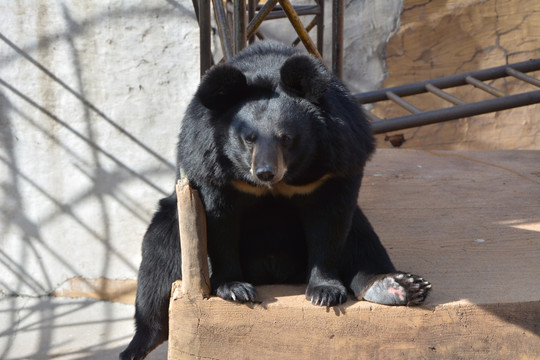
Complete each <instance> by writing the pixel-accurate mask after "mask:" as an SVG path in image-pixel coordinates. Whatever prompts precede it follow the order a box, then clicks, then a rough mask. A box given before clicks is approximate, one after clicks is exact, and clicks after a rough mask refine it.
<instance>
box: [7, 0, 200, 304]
mask: <svg viewBox="0 0 540 360" xmlns="http://www.w3.org/2000/svg"><path fill="white" fill-rule="evenodd" d="M6 3H7V4H6ZM0 20H1V23H0V32H1V34H2V36H1V38H0V136H1V140H0V184H1V189H0V201H1V205H0V206H1V209H2V215H1V217H0V233H1V234H2V235H1V236H0V274H2V275H1V277H0V292H2V293H4V294H25V295H43V294H48V293H51V292H52V291H53V290H55V289H56V288H57V287H58V286H59V285H60V284H62V283H63V282H64V281H65V280H66V279H69V278H72V277H75V276H82V277H84V278H98V277H107V278H113V279H127V278H134V277H135V274H136V271H137V268H138V265H139V262H140V255H139V252H140V250H139V249H140V243H141V238H142V235H143V233H144V231H145V228H146V226H147V224H148V222H149V220H150V217H151V215H152V212H153V209H154V207H155V204H156V202H157V200H158V199H159V198H160V197H161V196H163V195H165V194H167V193H169V192H171V191H172V189H173V181H174V159H175V156H174V147H175V143H176V137H175V134H176V133H177V132H178V128H179V122H180V119H181V116H182V113H183V111H184V109H185V107H186V105H187V101H188V99H189V97H190V96H191V94H192V92H193V91H194V89H195V88H196V85H197V82H198V78H199V71H198V64H199V57H198V54H199V49H198V27H197V23H196V20H195V18H194V15H193V12H192V10H191V1H187V0H180V1H169V2H167V1H159V0H145V1H100V2H86V1H76V2H73V1H32V0H28V1H12V2H4V3H3V4H2V5H1V6H0Z"/></svg>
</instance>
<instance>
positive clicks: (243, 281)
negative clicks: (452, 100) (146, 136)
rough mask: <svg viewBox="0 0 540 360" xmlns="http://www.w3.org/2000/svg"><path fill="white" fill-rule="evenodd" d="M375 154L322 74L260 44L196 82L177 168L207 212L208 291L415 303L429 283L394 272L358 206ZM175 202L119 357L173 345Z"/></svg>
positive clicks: (155, 231) (162, 223)
mask: <svg viewBox="0 0 540 360" xmlns="http://www.w3.org/2000/svg"><path fill="white" fill-rule="evenodd" d="M373 151H374V140H373V137H372V135H371V128H370V125H369V123H368V122H367V121H366V119H365V118H364V116H363V114H362V112H361V110H360V108H359V107H358V106H357V105H356V104H355V102H354V100H353V99H352V98H351V96H350V94H349V92H348V90H347V89H346V88H345V87H344V85H343V84H342V83H341V82H340V81H339V80H337V79H336V78H335V77H334V76H333V75H332V74H331V73H330V72H329V71H328V70H327V69H326V67H325V66H324V65H322V64H321V63H320V62H319V61H318V60H316V59H315V58H313V57H312V56H310V55H303V54H299V53H298V52H297V51H295V50H294V49H292V48H289V47H286V46H283V45H280V44H277V43H273V42H260V43H257V44H256V45H254V46H251V47H249V48H248V49H246V50H244V51H243V52H241V53H240V54H239V55H238V56H237V57H235V58H234V59H232V60H231V61H230V62H229V63H227V64H222V65H217V66H215V67H213V68H212V69H211V70H209V71H208V72H207V73H206V75H205V76H204V77H203V79H202V81H201V84H200V86H199V88H198V90H197V92H196V94H195V96H194V98H193V100H192V101H191V103H190V105H189V107H188V109H187V111H186V114H185V116H184V119H183V122H182V127H181V131H180V137H179V142H178V169H179V170H178V176H179V174H180V169H182V170H183V171H184V172H185V174H186V176H187V178H188V179H189V180H190V183H191V184H192V185H193V186H194V187H196V188H197V189H198V190H199V192H200V195H201V198H202V201H203V203H204V206H205V209H206V212H207V227H208V254H209V259H210V265H211V285H212V290H213V293H214V294H216V295H217V296H220V297H222V298H224V299H227V300H233V301H240V302H247V301H253V300H255V298H256V292H255V288H254V287H253V285H257V284H271V283H307V289H306V297H307V299H308V300H310V301H311V302H312V303H314V304H316V305H323V306H333V305H337V304H340V303H343V302H344V301H345V300H346V299H347V294H348V292H351V293H352V294H353V295H354V296H355V297H356V298H357V299H366V300H369V301H373V302H378V303H382V304H389V305H406V304H418V303H421V302H422V301H423V300H424V299H425V297H426V296H427V293H428V290H429V288H430V285H429V283H428V282H427V281H424V280H423V279H422V278H420V277H417V276H415V275H410V274H405V273H402V272H396V270H395V268H394V266H393V265H392V263H391V261H390V258H389V257H388V255H387V253H386V251H385V249H384V247H383V246H382V244H381V243H380V241H379V238H378V237H377V235H376V234H375V232H374V231H373V229H372V227H371V225H370V224H369V222H368V220H367V219H366V217H365V216H364V214H363V213H362V211H361V210H360V208H359V207H358V206H357V198H358V191H359V188H360V183H361V180H362V174H363V169H364V165H365V163H366V161H367V160H368V158H369V156H370V155H371V153H372V152H373ZM178 236H179V235H178V224H177V211H176V196H175V195H174V194H173V195H171V196H170V197H168V198H165V199H163V200H161V202H160V207H159V210H158V211H157V212H156V214H155V216H154V218H153V220H152V223H151V224H150V226H149V228H148V231H147V233H146V235H145V237H144V241H143V247H142V256H143V258H142V263H141V267H140V270H139V278H138V288H137V301H136V311H135V321H136V333H135V336H134V338H133V340H132V341H131V343H130V344H129V346H128V348H127V349H126V350H125V351H124V352H123V353H122V354H121V355H120V357H121V358H122V359H141V358H144V357H145V356H146V354H147V353H148V352H150V351H151V350H152V349H153V348H154V347H156V346H157V345H159V343H161V342H162V341H164V340H166V339H167V336H168V317H167V315H168V313H167V309H168V302H169V292H170V286H171V283H172V282H173V281H174V280H176V279H181V277H182V274H181V266H180V245H179V239H178Z"/></svg>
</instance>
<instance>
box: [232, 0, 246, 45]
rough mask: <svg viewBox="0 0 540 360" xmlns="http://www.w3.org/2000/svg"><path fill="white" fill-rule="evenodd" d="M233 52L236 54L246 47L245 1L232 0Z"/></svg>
mask: <svg viewBox="0 0 540 360" xmlns="http://www.w3.org/2000/svg"><path fill="white" fill-rule="evenodd" d="M233 19H234V20H233V22H234V53H235V54H238V53H239V52H240V51H241V50H242V49H243V48H245V47H246V39H247V38H246V2H245V0H234V12H233Z"/></svg>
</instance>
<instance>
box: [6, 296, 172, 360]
mask: <svg viewBox="0 0 540 360" xmlns="http://www.w3.org/2000/svg"><path fill="white" fill-rule="evenodd" d="M134 311H135V308H134V306H132V305H124V304H119V303H112V302H108V301H98V300H88V299H69V298H54V297H45V298H25V297H2V298H0V359H3V360H21V359H32V360H47V359H61V360H75V359H77V360H82V359H88V360H90V359H96V360H97V359H117V358H118V354H119V353H120V351H122V350H123V349H124V347H125V346H126V345H127V344H128V342H129V341H130V340H131V337H132V336H133V314H134ZM166 358H167V344H166V343H165V344H163V345H161V346H160V347H158V348H157V349H156V350H154V352H153V353H152V354H150V356H148V358H147V359H150V360H163V359H166Z"/></svg>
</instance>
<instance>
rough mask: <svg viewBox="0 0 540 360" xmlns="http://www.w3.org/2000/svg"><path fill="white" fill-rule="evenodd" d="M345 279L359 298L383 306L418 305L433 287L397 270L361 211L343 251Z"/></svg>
mask: <svg viewBox="0 0 540 360" xmlns="http://www.w3.org/2000/svg"><path fill="white" fill-rule="evenodd" d="M344 257H345V259H346V261H344V264H346V268H345V269H344V273H345V278H346V279H350V280H348V281H349V284H350V285H349V286H350V288H351V290H352V291H353V293H354V295H355V296H356V298H357V299H359V300H361V299H364V300H367V301H371V302H375V303H379V304H384V305H418V304H420V303H422V302H423V301H424V300H425V298H426V296H427V295H428V293H429V290H430V289H431V284H430V283H429V282H428V281H425V280H424V279H422V278H421V277H419V276H417V275H411V274H406V273H403V272H399V271H396V269H395V268H394V265H392V262H391V261H390V258H389V256H388V254H387V252H386V250H385V249H384V247H383V245H382V244H381V242H380V240H379V237H378V236H377V234H376V233H375V231H374V230H373V228H372V227H371V225H370V223H369V221H368V220H367V218H366V217H365V215H364V214H363V213H362V211H361V210H360V209H359V208H358V209H357V210H356V211H355V214H354V218H353V224H352V226H351V231H350V233H349V237H348V239H347V244H346V246H345V249H344Z"/></svg>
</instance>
